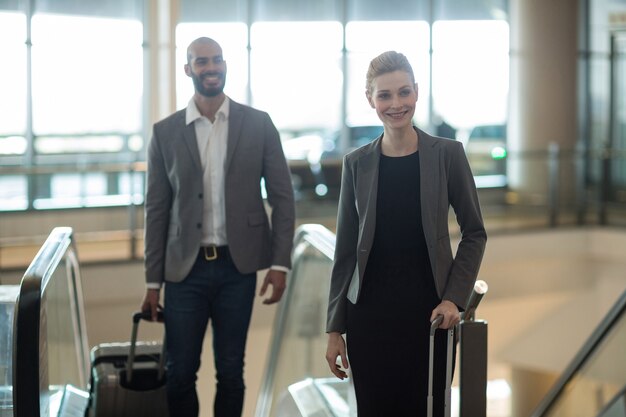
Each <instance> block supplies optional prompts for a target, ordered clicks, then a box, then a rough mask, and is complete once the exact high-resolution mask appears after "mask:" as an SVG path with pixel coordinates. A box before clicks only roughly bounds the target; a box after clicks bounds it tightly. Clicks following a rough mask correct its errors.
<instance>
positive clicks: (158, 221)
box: [144, 126, 172, 285]
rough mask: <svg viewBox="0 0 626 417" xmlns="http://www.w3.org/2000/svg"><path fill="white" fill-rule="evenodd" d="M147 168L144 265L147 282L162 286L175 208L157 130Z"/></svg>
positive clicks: (150, 149)
mask: <svg viewBox="0 0 626 417" xmlns="http://www.w3.org/2000/svg"><path fill="white" fill-rule="evenodd" d="M147 163H148V169H147V173H146V197H145V201H144V210H145V213H144V215H145V226H144V235H145V236H144V266H145V276H146V283H150V284H159V285H161V284H162V283H163V281H164V280H165V247H166V244H167V232H168V227H169V211H170V207H171V205H172V188H171V186H170V182H169V178H168V176H167V170H166V167H165V161H164V158H163V151H162V149H161V146H160V143H159V138H158V136H157V128H156V126H155V128H154V129H153V135H152V139H151V140H150V143H149V144H148V154H147Z"/></svg>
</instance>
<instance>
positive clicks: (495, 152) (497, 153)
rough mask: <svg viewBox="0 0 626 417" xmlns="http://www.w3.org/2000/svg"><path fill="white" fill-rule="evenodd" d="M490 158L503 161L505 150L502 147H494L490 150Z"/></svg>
mask: <svg viewBox="0 0 626 417" xmlns="http://www.w3.org/2000/svg"><path fill="white" fill-rule="evenodd" d="M491 157H492V158H493V159H504V158H506V149H504V148H503V147H502V146H496V147H495V148H493V149H492V150H491Z"/></svg>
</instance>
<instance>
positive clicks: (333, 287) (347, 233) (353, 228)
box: [326, 156, 359, 333]
mask: <svg viewBox="0 0 626 417" xmlns="http://www.w3.org/2000/svg"><path fill="white" fill-rule="evenodd" d="M355 185H356V184H355V180H354V173H353V171H352V167H351V166H350V163H349V162H348V157H347V156H346V157H344V159H343V168H342V172H341V190H340V193H339V207H338V210H337V239H336V243H335V259H334V263H333V268H332V272H331V277H330V291H329V296H328V314H327V319H326V332H328V333H330V332H339V333H345V331H346V324H347V323H346V322H347V320H346V315H347V308H348V302H349V301H348V298H347V293H348V288H349V286H350V281H351V279H352V276H353V275H354V271H355V269H356V263H357V245H358V236H359V215H358V212H357V209H356V200H355V192H354V190H355V188H356V187H355Z"/></svg>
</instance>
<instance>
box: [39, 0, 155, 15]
mask: <svg viewBox="0 0 626 417" xmlns="http://www.w3.org/2000/svg"><path fill="white" fill-rule="evenodd" d="M33 3H34V5H35V7H36V8H37V10H36V11H37V12H41V13H50V14H52V13H55V14H69V15H83V16H99V17H104V16H107V17H117V18H131V19H141V17H142V16H143V13H144V1H143V0H81V1H76V0H36V1H34V2H33Z"/></svg>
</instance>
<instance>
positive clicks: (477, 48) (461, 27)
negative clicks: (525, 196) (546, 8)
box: [432, 20, 509, 185]
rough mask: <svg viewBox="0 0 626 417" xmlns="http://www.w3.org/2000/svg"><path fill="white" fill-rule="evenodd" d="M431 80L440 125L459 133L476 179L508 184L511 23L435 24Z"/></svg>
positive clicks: (458, 135) (483, 21) (436, 117)
mask: <svg viewBox="0 0 626 417" xmlns="http://www.w3.org/2000/svg"><path fill="white" fill-rule="evenodd" d="M432 77H433V80H432V81H433V107H434V109H433V111H434V116H435V119H436V121H437V122H438V123H440V124H441V123H443V122H445V123H446V124H447V125H450V126H451V127H452V129H453V130H455V135H454V136H455V138H456V139H459V140H461V141H462V142H463V144H464V146H465V151H466V152H467V155H468V159H469V162H470V165H471V167H472V171H473V172H474V175H475V176H496V177H494V180H495V181H496V183H499V182H502V181H504V175H506V165H505V162H506V153H507V146H506V121H507V108H508V88H509V25H508V23H507V22H505V21H499V20H481V21H437V22H435V24H434V25H433V75H432ZM486 86H488V88H486ZM498 178H501V179H502V181H498ZM500 185H501V184H500Z"/></svg>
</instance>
